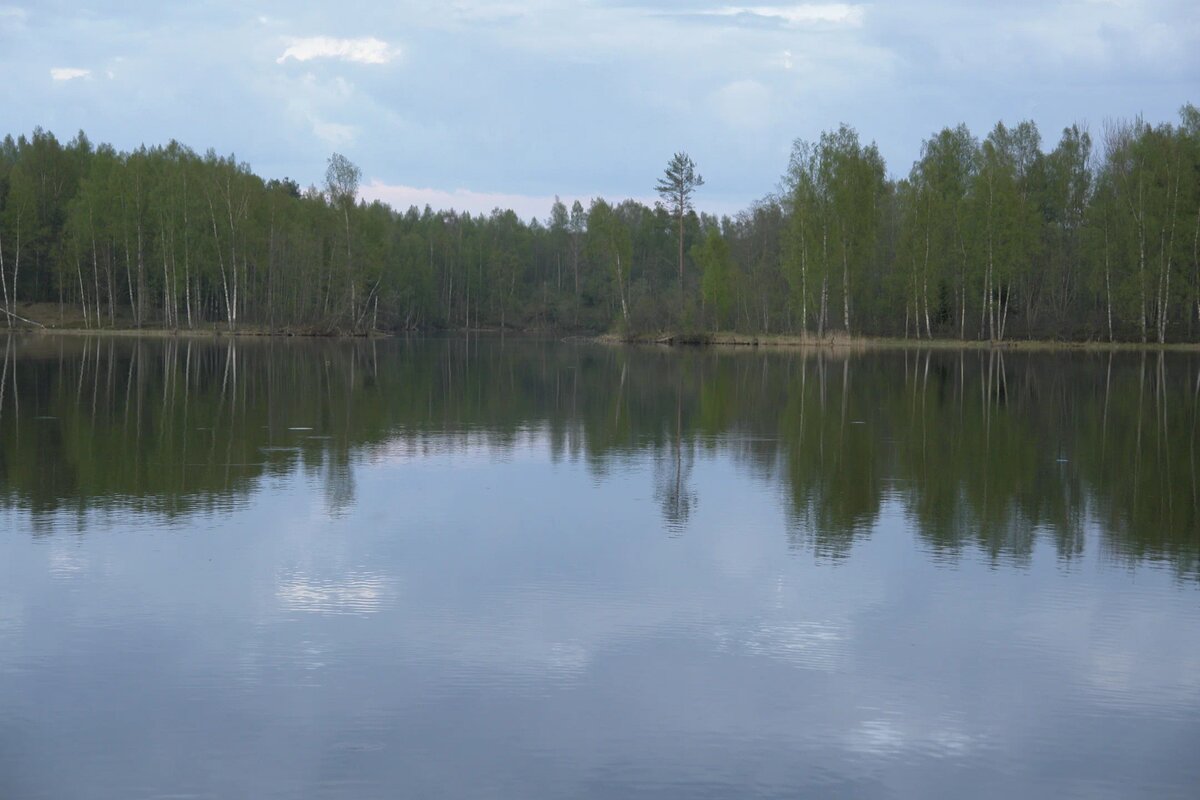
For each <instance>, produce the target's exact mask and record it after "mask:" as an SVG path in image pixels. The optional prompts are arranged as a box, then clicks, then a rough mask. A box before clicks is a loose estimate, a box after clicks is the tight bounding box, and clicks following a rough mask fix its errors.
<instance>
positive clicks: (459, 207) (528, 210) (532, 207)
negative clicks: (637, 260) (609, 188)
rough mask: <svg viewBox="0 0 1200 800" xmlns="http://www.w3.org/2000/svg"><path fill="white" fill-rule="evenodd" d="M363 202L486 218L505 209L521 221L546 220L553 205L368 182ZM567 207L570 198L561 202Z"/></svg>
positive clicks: (547, 200)
mask: <svg viewBox="0 0 1200 800" xmlns="http://www.w3.org/2000/svg"><path fill="white" fill-rule="evenodd" d="M361 194H362V197H363V199H365V200H367V201H371V200H381V201H383V202H385V203H387V204H388V205H390V206H391V207H392V208H394V209H396V210H397V211H404V210H406V209H408V208H409V207H410V206H416V207H417V208H422V207H424V206H426V205H428V206H431V207H432V208H436V209H445V210H448V209H454V210H456V211H467V212H470V213H472V214H488V213H491V211H492V210H493V209H496V208H501V209H509V208H511V209H512V210H513V211H515V212H517V215H518V216H520V217H522V218H523V219H529V218H531V217H538V218H542V217H548V216H549V215H550V207H551V206H552V205H553V204H554V197H553V196H551V195H546V196H539V195H527V194H504V193H500V192H476V191H473V190H471V189H454V190H452V191H448V190H445V189H428V188H420V187H416V186H404V185H402V184H387V183H384V182H382V181H380V180H372V181H371V182H370V183H369V184H367V185H366V186H364V187H363V188H362V191H361ZM580 199H581V201H582V202H583V204H584V206H587V205H588V202H589V201H588V200H587V199H586V198H580ZM562 201H563V202H564V203H566V204H567V206H568V207H570V205H571V203H572V202H574V198H567V197H564V198H562Z"/></svg>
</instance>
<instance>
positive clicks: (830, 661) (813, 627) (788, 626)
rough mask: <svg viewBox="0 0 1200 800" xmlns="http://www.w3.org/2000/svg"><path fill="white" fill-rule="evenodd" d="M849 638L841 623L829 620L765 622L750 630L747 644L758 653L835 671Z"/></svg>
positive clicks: (747, 646)
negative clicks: (833, 622)
mask: <svg viewBox="0 0 1200 800" xmlns="http://www.w3.org/2000/svg"><path fill="white" fill-rule="evenodd" d="M847 640H848V636H847V635H846V632H845V631H844V630H843V629H842V628H841V627H840V626H837V625H834V624H832V623H828V622H817V621H812V622H793V621H781V622H763V623H761V624H759V625H758V626H757V627H756V628H754V629H752V630H751V631H749V633H748V635H747V638H746V641H745V647H746V650H747V651H748V652H750V653H753V654H754V655H761V656H770V657H773V658H781V659H783V660H785V661H789V662H791V663H793V664H795V665H797V666H802V667H809V668H811V669H822V670H832V669H834V668H835V667H836V666H837V665H838V663H839V662H840V661H841V660H842V657H843V654H844V650H845V647H846V643H847Z"/></svg>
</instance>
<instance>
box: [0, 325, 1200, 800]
mask: <svg viewBox="0 0 1200 800" xmlns="http://www.w3.org/2000/svg"><path fill="white" fill-rule="evenodd" d="M0 348H3V350H4V356H3V367H2V368H0V369H2V371H3V376H2V380H0V797H3V798H17V799H19V800H24V799H26V798H29V799H31V800H32V799H33V798H54V799H55V800H58V799H59V798H123V799H124V798H159V797H172V798H180V797H202V798H208V797H211V798H234V797H254V798H275V797H278V798H393V797H447V798H460V797H461V798H540V797H545V798H566V797H572V798H637V797H656V798H659V797H665V798H709V797H712V798H727V797H737V798H752V797H753V798H757V797H797V796H809V797H871V798H874V797H881V798H882V797H889V798H891V797H894V798H930V797H983V798H993V797H994V798H1012V797H1022V798H1042V797H1046V798H1064V797H1079V798H1107V797H1113V798H1128V797H1155V798H1158V797H1162V798H1172V797H1177V798H1195V797H1197V796H1198V795H1200V458H1198V455H1197V447H1198V445H1200V433H1198V431H1197V422H1198V419H1200V404H1198V403H1200V394H1198V393H1200V357H1197V356H1196V355H1191V354H1166V355H1159V354H1156V353H1150V354H1146V355H1141V354H1138V353H1120V354H1116V355H1111V356H1110V355H1109V354H1107V353H1105V354H1036V353H1015V352H1008V353H1004V354H1000V353H988V352H979V351H970V352H963V353H959V352H951V351H936V352H918V351H909V352H907V353H905V352H902V351H896V352H886V353H869V354H855V355H849V356H847V355H845V354H842V353H820V352H808V353H764V352H757V351H755V352H751V351H743V352H729V353H717V352H711V351H686V350H685V351H666V350H662V351H660V350H623V349H611V348H604V347H598V346H594V345H588V344H582V343H563V342H535V341H527V340H525V341H521V340H519V341H513V340H511V339H510V340H508V341H501V340H499V339H488V338H484V339H471V340H467V339H461V338H460V339H441V340H437V339H434V340H412V341H406V340H390V341H380V342H357V343H352V342H299V343H291V342H284V341H261V342H259V341H245V342H239V343H237V344H230V343H229V342H227V341H212V342H210V341H202V340H194V341H187V340H180V341H174V340H144V341H136V340H127V339H117V338H102V339H83V338H63V339H61V340H60V339H54V338H48V337H39V338H14V339H11V340H7V341H5V340H2V339H0Z"/></svg>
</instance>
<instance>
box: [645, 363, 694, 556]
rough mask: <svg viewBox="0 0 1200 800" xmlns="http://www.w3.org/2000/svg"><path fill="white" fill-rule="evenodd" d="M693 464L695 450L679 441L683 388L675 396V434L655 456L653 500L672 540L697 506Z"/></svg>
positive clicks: (690, 442)
mask: <svg viewBox="0 0 1200 800" xmlns="http://www.w3.org/2000/svg"><path fill="white" fill-rule="evenodd" d="M695 464H696V448H695V444H694V443H693V442H692V441H690V440H689V441H688V443H687V446H686V447H685V446H684V441H683V386H682V384H678V385H677V388H676V393H675V431H674V436H673V437H672V439H671V442H670V444H669V445H668V446H667V448H666V449H665V451H664V450H661V449H660V451H659V452H658V453H657V454H656V455H655V459H654V498H655V499H656V500H658V502H659V503H660V504H661V505H662V511H663V519H664V521H665V522H666V526H667V531H668V532H669V533H670V534H671V535H672V536H678V535H679V534H681V533H683V531H684V529H685V528H686V527H687V523H688V519H689V517H691V514H692V509H693V508H694V507H695V506H696V505H697V504H698V503H699V499H698V497H697V495H696V492H695V491H694V490H693V489H692V488H691V486H690V481H691V477H692V468H693V467H694V466H695Z"/></svg>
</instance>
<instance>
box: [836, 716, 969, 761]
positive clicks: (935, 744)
mask: <svg viewBox="0 0 1200 800" xmlns="http://www.w3.org/2000/svg"><path fill="white" fill-rule="evenodd" d="M845 742H846V747H847V749H849V750H850V751H851V752H855V753H860V754H862V755H867V756H878V757H885V758H886V757H888V756H893V755H896V754H898V753H903V752H909V753H912V752H924V753H928V754H929V755H932V756H934V757H942V756H952V757H953V756H961V755H964V754H965V753H967V752H969V751H971V750H972V749H974V747H975V746H976V745H977V744H978V741H977V738H976V737H972V736H971V735H969V734H967V733H965V732H963V731H962V730H961V729H960V728H959V727H958V725H957V724H954V723H952V722H950V721H949V720H945V719H942V720H936V719H935V720H933V721H932V724H930V725H928V726H925V725H921V724H919V723H918V724H913V723H912V721H911V720H909V719H904V718H899V717H893V718H883V717H878V718H874V719H866V720H863V721H862V722H861V723H859V724H858V725H856V726H855V727H854V728H852V729H850V730H849V731H848V732H847V733H846V735H845Z"/></svg>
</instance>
